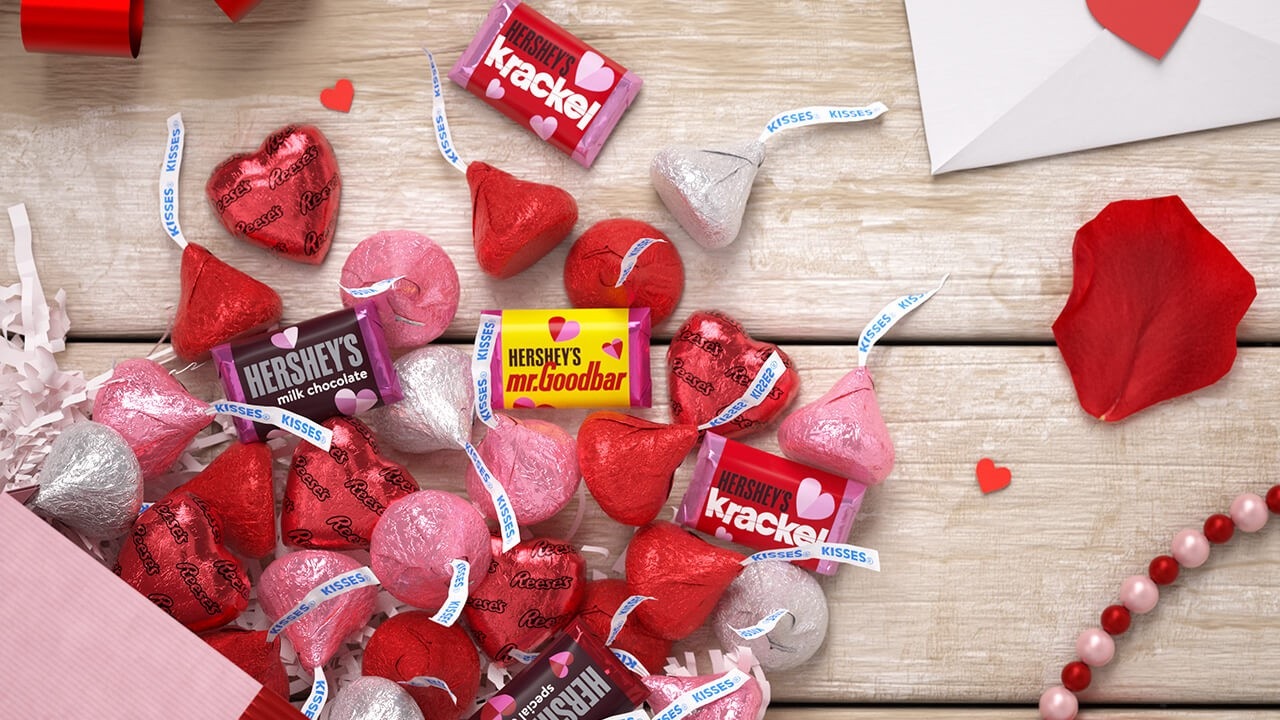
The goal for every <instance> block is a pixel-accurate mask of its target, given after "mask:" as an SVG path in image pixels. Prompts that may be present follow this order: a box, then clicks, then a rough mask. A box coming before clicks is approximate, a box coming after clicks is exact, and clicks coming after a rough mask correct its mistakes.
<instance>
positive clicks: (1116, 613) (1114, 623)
mask: <svg viewBox="0 0 1280 720" xmlns="http://www.w3.org/2000/svg"><path fill="white" fill-rule="evenodd" d="M1129 620H1130V615H1129V608H1127V607H1125V606H1123V605H1110V606H1108V607H1107V609H1106V610H1103V611H1102V629H1103V630H1106V631H1107V634H1108V635H1120V634H1122V633H1124V631H1125V630H1128V629H1129Z"/></svg>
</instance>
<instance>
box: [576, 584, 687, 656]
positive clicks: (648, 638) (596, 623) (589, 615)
mask: <svg viewBox="0 0 1280 720" xmlns="http://www.w3.org/2000/svg"><path fill="white" fill-rule="evenodd" d="M628 597H631V592H630V591H629V590H628V589H627V583H626V581H625V580H617V579H614V578H610V579H608V580H596V581H594V582H589V583H587V593H586V596H585V597H583V598H582V609H581V610H579V611H578V619H579V620H581V621H582V624H583V625H586V626H587V629H588V630H590V631H591V633H592V634H593V635H595V636H596V637H598V638H600V639H601V640H605V639H608V637H609V627H610V625H611V624H612V623H613V614H614V613H615V612H617V611H618V606H620V605H622V603H623V602H625V601H626V599H627V598H628ZM646 602H647V601H646ZM611 647H615V648H618V649H619V650H625V651H627V652H629V653H631V654H632V655H634V656H635V658H636V659H637V660H639V661H640V664H641V665H644V667H645V669H646V670H648V671H649V672H662V668H663V667H665V666H666V664H667V656H668V655H670V654H671V641H670V640H665V639H663V638H660V637H658V636H657V635H654V634H653V633H651V632H649V631H648V630H646V629H645V627H644V625H643V624H642V623H640V622H637V621H635V620H634V619H628V621H627V623H626V624H625V625H623V626H622V630H621V631H620V632H619V633H618V637H616V638H614V641H613V645H612V646H611Z"/></svg>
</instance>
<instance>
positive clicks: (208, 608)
mask: <svg viewBox="0 0 1280 720" xmlns="http://www.w3.org/2000/svg"><path fill="white" fill-rule="evenodd" d="M115 573H116V574H117V575H119V576H120V577H121V579H123V580H124V581H125V582H127V583H129V584H130V585H132V586H133V587H134V589H136V590H137V591H138V592H140V593H142V594H143V595H145V596H146V597H147V599H148V600H150V601H151V602H153V603H155V604H156V605H157V606H159V607H160V609H161V610H164V611H165V612H167V613H169V615H170V616H171V617H173V619H175V620H177V621H178V622H180V623H182V624H183V625H186V626H187V627H188V628H190V629H191V631H192V632H201V631H204V630H212V629H214V628H218V627H222V626H223V625H226V624H227V623H229V622H231V621H232V620H235V619H236V617H238V616H239V615H240V613H242V612H244V609H245V608H246V607H248V606H249V576H248V574H247V573H246V572H245V569H244V566H243V565H241V564H240V561H239V560H237V559H236V558H235V556H234V555H232V554H231V552H230V551H228V550H227V549H226V547H224V546H223V544H222V520H221V519H220V518H218V517H217V515H215V514H214V513H213V511H211V510H210V509H209V506H208V505H206V504H205V502H204V501H203V500H201V499H200V498H197V497H196V496H194V495H192V494H190V493H187V492H183V491H181V490H175V491H173V492H171V493H169V494H168V495H166V496H165V497H164V499H162V500H160V501H159V502H157V503H156V504H154V505H152V506H151V507H150V508H148V509H147V510H146V512H143V513H142V514H141V515H139V516H138V519H137V520H135V521H134V523H133V529H132V530H131V531H130V532H129V535H128V536H127V537H126V538H125V541H124V545H123V546H122V547H121V548H120V557H119V558H118V559H117V560H116V566H115Z"/></svg>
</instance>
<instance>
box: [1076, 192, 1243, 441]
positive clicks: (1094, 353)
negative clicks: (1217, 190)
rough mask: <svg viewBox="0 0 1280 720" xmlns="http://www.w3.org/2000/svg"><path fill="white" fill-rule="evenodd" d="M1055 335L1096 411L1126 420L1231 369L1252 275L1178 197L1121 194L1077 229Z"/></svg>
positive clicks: (1083, 396)
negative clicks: (1143, 197) (1064, 301)
mask: <svg viewBox="0 0 1280 720" xmlns="http://www.w3.org/2000/svg"><path fill="white" fill-rule="evenodd" d="M1072 261H1073V263H1074V266H1075V276H1074V279H1073V282H1072V286H1071V295H1070V296H1068V297H1067V304H1066V307H1064V308H1063V309H1062V313H1061V314H1060V315H1059V316H1058V319H1057V320H1056V321H1055V322H1054V323H1053V337H1054V339H1055V340H1057V342H1058V349H1059V350H1060V351H1061V352H1062V359H1063V360H1064V361H1066V363H1067V368H1068V369H1069V370H1070V371H1071V379H1072V381H1074V382H1075V386H1076V394H1077V395H1078V396H1079V398H1080V405H1081V407H1083V408H1084V409H1085V411H1086V412H1088V413H1089V414H1090V415H1093V416H1094V417H1096V418H1098V419H1100V420H1108V421H1116V420H1121V419H1123V418H1126V417H1128V416H1129V415H1132V414H1133V413H1135V412H1138V411H1139V410H1142V409H1143V408H1146V407H1149V406H1151V405H1154V404H1156V403H1158V402H1161V401H1163V400H1168V399H1170V398H1174V397H1177V396H1179V395H1183V394H1185V393H1189V392H1192V391H1194V390H1198V389H1200V388H1203V387H1206V386H1208V385H1212V384H1213V383H1215V382H1217V381H1218V380H1219V379H1220V378H1222V376H1223V375H1226V374H1227V372H1228V371H1229V370H1231V365H1232V363H1233V362H1234V361H1235V357H1236V326H1237V325H1238V324H1239V323H1240V320H1241V318H1243V317H1244V314H1245V312H1246V311H1247V310H1248V309H1249V306H1250V305H1251V304H1252V303H1253V299H1254V297H1255V296H1256V295H1257V287H1256V285H1255V284H1254V280H1253V276H1252V275H1251V274H1249V271H1248V270H1246V269H1245V268H1244V266H1242V265H1241V264H1240V262H1239V261H1238V260H1236V258H1235V256H1234V255H1232V254H1231V251H1230V250H1228V249H1227V248H1226V246H1224V245H1223V244H1222V243H1221V242H1220V241H1219V240H1218V238H1216V237H1214V236H1213V234H1212V233H1210V232H1209V231H1208V230H1206V229H1205V228H1204V226H1203V225H1201V224H1200V222H1199V221H1198V220H1196V217H1195V215H1193V214H1191V211H1190V210H1189V209H1187V206H1186V205H1185V204H1184V203H1183V202H1182V198H1179V197H1177V196H1176V195H1175V196H1170V197H1163V198H1153V199H1150V200H1122V201H1119V202H1113V203H1111V204H1110V205H1108V206H1107V207H1105V208H1103V210H1102V212H1101V213H1098V216H1097V217H1096V218H1094V219H1093V220H1090V221H1089V222H1088V223H1086V224H1085V225H1084V226H1083V227H1081V228H1080V230H1079V231H1078V232H1077V233H1076V239H1075V246H1074V247H1073V249H1072Z"/></svg>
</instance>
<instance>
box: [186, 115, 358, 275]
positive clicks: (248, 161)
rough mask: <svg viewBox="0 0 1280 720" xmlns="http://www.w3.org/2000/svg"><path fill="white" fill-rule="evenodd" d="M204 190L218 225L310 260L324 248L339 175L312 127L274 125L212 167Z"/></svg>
mask: <svg viewBox="0 0 1280 720" xmlns="http://www.w3.org/2000/svg"><path fill="white" fill-rule="evenodd" d="M204 191H205V195H206V196H207V197H208V198H209V204H210V205H211V206H212V207H213V211H214V212H215V213H216V214H217V216H218V220H219V221H220V222H221V223H222V225H223V227H225V228H226V229H227V230H228V231H229V232H230V233H231V234H232V235H235V236H236V237H238V238H241V239H243V240H248V241H249V242H251V243H253V244H254V245H257V246H259V247H263V248H266V249H268V250H273V251H275V252H278V253H280V254H281V255H283V256H285V257H287V258H289V259H290V260H297V261H298V262H304V263H309V264H311V265H319V264H320V263H321V261H323V260H324V256H325V255H326V254H327V253H328V252H329V245H330V243H332V242H333V230H334V227H335V226H336V225H337V224H338V203H339V201H340V200H341V196H342V175H341V173H339V172H338V158H337V157H336V156H335V155H334V154H333V147H331V146H330V145H329V141H328V140H326V139H325V136H324V133H322V132H320V130H319V129H317V128H314V127H312V126H310V125H290V126H288V127H285V128H281V129H280V130H277V131H276V132H274V133H272V134H271V135H270V136H269V137H268V138H267V139H266V140H264V141H263V143H262V146H261V147H259V148H258V149H257V150H256V151H254V152H251V153H245V154H243V155H234V156H232V157H230V158H227V159H226V160H224V161H223V162H222V163H221V164H220V165H218V167H216V168H214V169H213V174H212V175H210V176H209V182H208V183H207V184H206V185H205V189H204Z"/></svg>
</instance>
